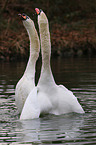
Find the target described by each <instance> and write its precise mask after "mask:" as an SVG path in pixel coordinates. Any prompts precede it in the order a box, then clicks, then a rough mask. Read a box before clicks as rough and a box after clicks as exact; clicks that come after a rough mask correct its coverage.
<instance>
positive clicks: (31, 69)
mask: <svg viewBox="0 0 96 145" xmlns="http://www.w3.org/2000/svg"><path fill="white" fill-rule="evenodd" d="M24 16H26V15H24ZM23 24H24V26H25V28H26V30H27V32H28V35H29V39H30V56H29V60H28V63H27V67H26V70H25V72H24V74H23V76H22V78H21V79H20V80H19V82H18V83H17V85H16V89H15V102H16V105H17V108H18V111H19V113H21V111H22V108H23V105H24V103H25V100H26V98H27V96H28V95H29V93H30V91H31V90H32V89H33V88H34V87H35V64H36V61H37V59H38V56H39V50H40V46H39V38H38V34H37V31H36V29H35V26H34V22H33V21H32V20H31V19H30V18H29V17H28V16H27V18H26V20H24V21H23Z"/></svg>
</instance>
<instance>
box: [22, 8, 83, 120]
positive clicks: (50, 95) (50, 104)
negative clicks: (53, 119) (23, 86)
mask: <svg viewBox="0 0 96 145" xmlns="http://www.w3.org/2000/svg"><path fill="white" fill-rule="evenodd" d="M38 24H39V32H40V40H41V51H42V69H41V75H40V79H39V82H38V85H37V90H38V91H37V95H36V96H35V97H37V102H38V103H39V107H38V108H40V111H39V114H40V113H41V114H42V113H51V114H55V115H60V114H65V113H71V112H76V113H84V110H83V109H82V107H81V105H80V104H79V103H78V101H77V98H76V97H75V96H74V95H73V93H72V92H71V91H69V90H68V89H67V88H66V87H64V86H63V85H56V83H55V81H54V78H53V75H52V71H51V67H50V55H51V42H50V33H49V25H48V20H47V17H46V15H45V14H44V12H43V11H41V13H40V15H38ZM30 94H31V95H32V92H31V93H30ZM27 99H29V100H31V98H30V97H29V96H28V98H27ZM27 107H28V104H27ZM27 107H26V108H25V110H26V109H27ZM24 112H25V111H24V110H23V114H25V113H24ZM39 114H38V116H39ZM29 116H30V117H29V118H32V113H30V115H29ZM29 118H27V117H26V119H29ZM21 119H23V116H22V118H21Z"/></svg>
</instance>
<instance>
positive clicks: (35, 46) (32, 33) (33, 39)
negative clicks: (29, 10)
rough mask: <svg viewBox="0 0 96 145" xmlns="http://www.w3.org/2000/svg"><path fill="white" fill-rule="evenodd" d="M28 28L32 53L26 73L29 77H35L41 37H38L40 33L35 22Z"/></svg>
mask: <svg viewBox="0 0 96 145" xmlns="http://www.w3.org/2000/svg"><path fill="white" fill-rule="evenodd" d="M25 27H26V26H25ZM26 29H27V32H28V35H29V40H30V55H29V60H28V63H27V67H26V70H25V73H24V74H26V75H27V76H29V77H30V76H31V77H33V78H34V76H35V64H36V61H37V59H38V57H39V38H38V34H37V31H36V29H35V26H34V24H33V25H32V26H31V27H28V26H27V28H26Z"/></svg>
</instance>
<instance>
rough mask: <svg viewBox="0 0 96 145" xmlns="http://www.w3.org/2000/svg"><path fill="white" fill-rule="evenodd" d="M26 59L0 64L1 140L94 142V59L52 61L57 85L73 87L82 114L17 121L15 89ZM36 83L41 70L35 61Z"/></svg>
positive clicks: (95, 82)
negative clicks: (81, 108)
mask: <svg viewBox="0 0 96 145" xmlns="http://www.w3.org/2000/svg"><path fill="white" fill-rule="evenodd" d="M25 65H26V64H25V62H18V63H15V62H11V63H6V62H5V63H4V62H2V63H0V68H1V71H0V142H4V143H9V144H10V143H12V142H13V143H14V142H22V143H29V144H32V143H34V144H37V143H38V144H42V143H44V144H68V145H69V144H72V145H73V144H74V145H77V144H88V143H89V144H93V143H94V144H95V143H96V129H95V128H96V58H93V59H87V58H85V59H83V58H82V59H60V58H58V59H57V58H56V59H53V60H52V70H53V74H54V77H55V80H56V83H57V84H63V85H64V86H66V87H67V88H68V89H70V90H72V91H73V93H74V94H75V96H77V98H78V99H79V101H80V104H81V105H82V106H83V108H84V110H85V112H86V113H85V114H84V115H80V114H75V113H73V114H66V115H60V116H55V115H46V116H43V117H41V118H39V119H34V120H25V121H20V120H19V116H18V111H17V107H16V106H15V103H14V88H15V85H16V83H17V82H18V80H19V79H20V78H21V76H22V74H23V72H24V69H25ZM37 71H38V72H37V73H36V82H37V80H38V76H39V72H40V63H39V61H38V64H37Z"/></svg>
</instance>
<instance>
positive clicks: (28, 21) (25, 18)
mask: <svg viewBox="0 0 96 145" xmlns="http://www.w3.org/2000/svg"><path fill="white" fill-rule="evenodd" d="M18 15H19V16H20V18H21V20H22V21H23V24H24V26H25V27H26V28H28V27H32V25H33V21H32V20H31V19H30V17H29V16H27V15H26V14H24V13H23V14H18Z"/></svg>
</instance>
